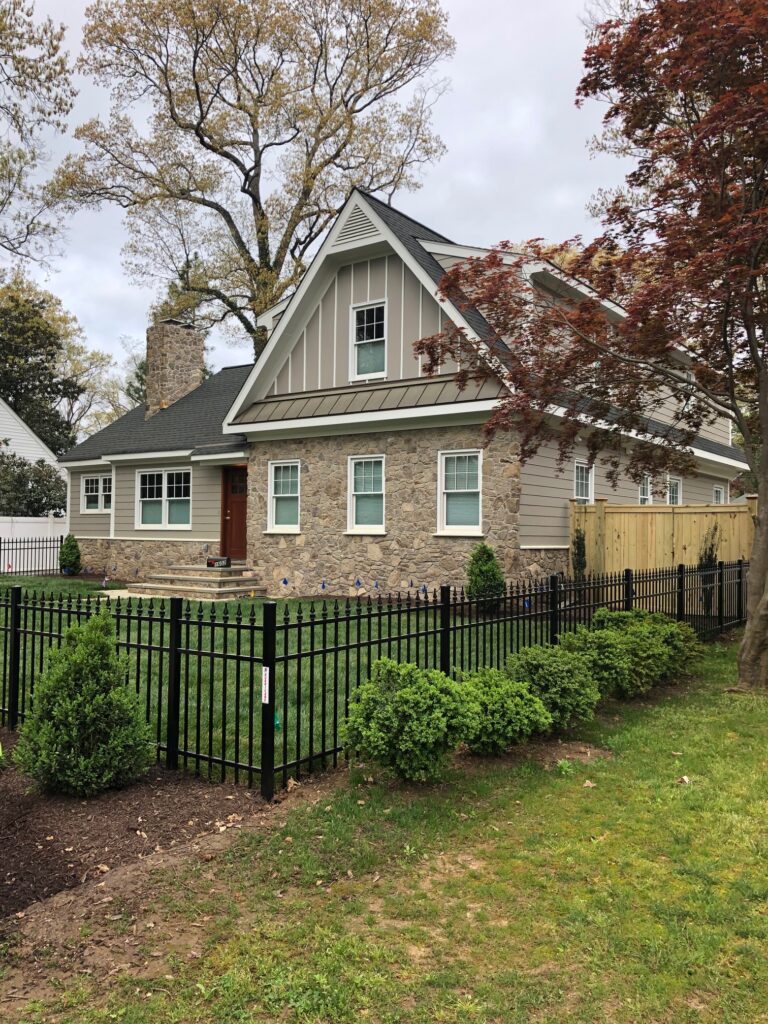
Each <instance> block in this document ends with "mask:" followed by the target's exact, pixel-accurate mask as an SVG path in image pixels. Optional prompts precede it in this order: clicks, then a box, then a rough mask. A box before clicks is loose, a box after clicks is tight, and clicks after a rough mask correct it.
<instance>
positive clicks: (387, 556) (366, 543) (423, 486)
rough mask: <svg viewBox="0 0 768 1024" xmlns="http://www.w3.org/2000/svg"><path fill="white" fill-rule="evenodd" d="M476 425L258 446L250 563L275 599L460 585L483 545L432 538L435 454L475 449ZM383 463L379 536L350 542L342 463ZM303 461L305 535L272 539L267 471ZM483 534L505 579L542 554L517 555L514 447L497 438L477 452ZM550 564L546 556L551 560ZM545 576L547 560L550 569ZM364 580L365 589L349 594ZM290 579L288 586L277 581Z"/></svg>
mask: <svg viewBox="0 0 768 1024" xmlns="http://www.w3.org/2000/svg"><path fill="white" fill-rule="evenodd" d="M481 444H482V428H481V426H480V425H472V426H460V427H445V428H430V429H426V430H414V429H411V430H400V431H396V432H392V433H385V432H380V433H375V434H359V435H351V436H337V437H322V438H296V439H289V440H279V441H264V442H261V443H256V444H254V445H253V447H252V448H251V453H250V461H249V467H248V474H249V488H248V491H249V496H248V562H249V565H250V566H252V568H253V569H254V570H255V575H256V576H257V577H258V578H260V580H261V582H262V583H263V584H264V585H265V586H266V588H267V593H268V594H270V595H272V596H297V595H303V596H307V595H320V594H321V593H322V591H321V584H322V581H323V580H325V581H326V585H327V589H326V591H325V593H327V594H337V595H338V594H340V595H354V594H355V593H358V592H360V593H362V594H372V593H376V592H377V591H376V589H375V587H374V583H375V582H376V581H378V584H379V591H380V592H383V593H387V592H388V591H405V590H407V589H408V587H409V584H410V583H411V581H412V582H413V586H414V587H415V588H418V587H420V586H421V585H422V584H424V583H426V585H427V587H428V588H429V589H430V590H431V589H432V588H433V587H437V586H439V585H440V584H442V583H451V584H462V583H463V582H464V572H465V566H466V562H467V558H468V557H469V553H470V551H471V550H472V548H473V547H474V546H475V544H477V543H478V541H479V540H480V539H481V538H480V537H471V536H470V537H436V536H434V534H435V531H436V528H437V508H436V501H437V473H438V466H437V455H438V452H439V451H450V450H455V449H461V448H478V447H480V446H481ZM351 455H354V456H366V455H384V456H386V463H385V523H386V530H387V532H386V534H385V535H383V536H375V535H374V536H358V535H354V536H351V535H347V534H346V530H347V459H348V457H349V456H351ZM282 459H285V460H286V461H287V460H292V459H300V460H301V485H300V490H301V512H300V516H301V533H299V534H268V533H265V530H266V528H267V479H268V476H267V474H268V465H267V464H268V462H269V461H279V460H282ZM482 477H483V493H482V509H483V526H484V528H485V537H484V538H482V539H485V540H486V542H487V543H489V544H490V545H491V546H492V547H494V548H495V549H496V552H497V554H498V556H499V559H500V561H501V563H502V565H503V567H504V571H505V574H506V576H507V578H508V579H513V578H515V577H518V576H520V575H521V574H526V567H527V566H528V564H532V563H535V562H536V558H534V557H531V556H534V555H537V554H538V552H521V551H519V549H518V539H517V524H518V507H519V501H520V465H519V462H518V458H517V446H516V444H515V442H514V441H512V440H511V439H510V438H509V437H508V436H502V435H499V436H497V437H496V438H495V439H494V440H493V441H492V442H491V444H490V445H489V446H488V447H487V448H485V449H484V450H483V465H482ZM546 554H547V555H551V554H552V552H547V553H546ZM546 571H550V569H549V560H548V561H547V569H546ZM358 578H359V579H360V580H361V582H362V584H363V586H362V587H360V588H359V591H358V588H356V587H355V580H356V579H358ZM283 579H287V580H288V583H287V585H284V584H282V582H281V581H282V580H283Z"/></svg>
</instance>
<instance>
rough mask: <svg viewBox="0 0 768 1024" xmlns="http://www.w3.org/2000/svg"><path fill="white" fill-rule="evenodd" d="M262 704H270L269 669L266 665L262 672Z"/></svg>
mask: <svg viewBox="0 0 768 1024" xmlns="http://www.w3.org/2000/svg"><path fill="white" fill-rule="evenodd" d="M261 703H262V704H269V669H268V668H267V666H266V665H265V666H264V668H262V670H261Z"/></svg>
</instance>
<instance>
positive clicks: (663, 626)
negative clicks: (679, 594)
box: [592, 608, 701, 697]
mask: <svg viewBox="0 0 768 1024" xmlns="http://www.w3.org/2000/svg"><path fill="white" fill-rule="evenodd" d="M592 623H593V627H594V628H593V630H592V633H593V635H598V634H600V633H602V634H608V635H610V634H614V635H616V636H619V637H621V638H622V640H623V642H624V651H625V655H626V657H628V658H629V659H630V662H631V664H632V673H633V675H632V678H631V679H629V680H627V681H622V680H619V679H617V685H616V687H615V692H616V694H617V695H618V696H621V697H631V696H635V695H636V694H638V693H645V692H646V690H649V689H650V688H651V687H652V686H655V685H656V684H657V683H659V682H662V681H664V680H674V679H676V678H677V677H679V676H680V675H681V674H682V673H684V672H685V670H686V669H687V668H688V667H689V666H690V664H691V662H692V661H694V660H695V659H696V658H697V657H698V656H699V655H700V653H701V643H700V642H699V639H698V637H697V636H696V633H695V632H694V630H693V629H691V627H690V626H689V625H688V624H687V623H685V622H677V621H676V620H675V619H670V618H669V617H668V616H667V615H663V614H662V613H661V612H646V611H644V610H642V609H639V608H638V609H634V610H633V611H631V612H612V611H609V610H608V609H607V608H600V609H599V610H598V611H597V612H595V615H594V617H593V620H592Z"/></svg>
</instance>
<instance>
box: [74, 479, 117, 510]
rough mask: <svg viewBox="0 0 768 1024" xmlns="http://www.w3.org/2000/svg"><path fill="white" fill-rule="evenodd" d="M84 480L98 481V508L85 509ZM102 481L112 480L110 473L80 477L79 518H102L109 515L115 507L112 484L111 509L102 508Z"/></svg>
mask: <svg viewBox="0 0 768 1024" xmlns="http://www.w3.org/2000/svg"><path fill="white" fill-rule="evenodd" d="M86 480H98V481H99V507H98V508H86V507H85V481H86ZM104 480H112V474H111V473H83V475H82V476H81V477H80V515H81V516H104V515H109V514H110V512H111V511H112V508H114V507H115V487H114V483H113V484H112V501H111V503H110V504H111V508H104V483H103V481H104Z"/></svg>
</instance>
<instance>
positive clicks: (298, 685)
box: [0, 561, 749, 799]
mask: <svg viewBox="0 0 768 1024" xmlns="http://www.w3.org/2000/svg"><path fill="white" fill-rule="evenodd" d="M748 572H749V564H748V563H747V562H743V561H739V562H729V563H724V562H720V563H719V564H718V565H717V566H713V567H711V568H703V569H702V568H699V567H686V566H683V565H681V566H678V567H676V568H669V569H655V570H648V571H643V572H632V571H631V570H629V569H628V570H626V571H625V572H624V573H620V574H614V575H605V576H600V577H587V578H585V579H583V580H572V579H566V578H563V577H560V576H550V577H548V578H547V579H545V580H542V581H532V582H526V583H517V584H513V585H510V586H509V587H507V588H506V590H505V592H504V594H503V595H501V596H499V597H498V598H495V599H493V600H485V601H483V600H473V599H470V598H468V597H467V595H466V594H465V593H464V592H463V591H462V590H457V589H454V588H451V587H447V586H445V587H441V588H440V591H439V592H433V593H431V594H430V593H427V592H419V593H417V594H415V595H411V594H408V595H405V596H402V595H395V596H387V597H377V598H376V599H375V600H374V599H370V598H356V599H354V600H346V601H327V600H324V601H320V602H313V601H310V602H296V601H293V602H284V603H281V605H280V606H278V605H277V604H276V603H275V602H270V601H267V602H264V603H263V605H259V604H246V605H240V604H220V605H216V604H204V603H198V602H195V603H191V602H185V601H182V599H181V598H170V599H168V600H149V601H145V600H142V599H139V600H128V601H121V600H119V599H118V600H116V601H114V602H110V601H109V600H106V601H105V600H102V599H89V598H86V599H83V598H72V597H63V596H61V595H59V596H46V595H41V594H35V593H23V592H22V590H21V588H20V587H13V588H10V589H8V590H5V591H0V656H1V658H2V660H1V662H0V669H1V674H0V724H3V725H8V726H9V727H10V728H11V729H14V728H16V726H17V724H18V723H19V722H22V721H23V720H24V718H25V717H26V715H27V714H28V713H29V710H30V708H31V707H32V705H33V703H34V693H35V683H36V680H37V679H38V678H39V676H40V674H41V672H43V670H44V669H45V665H46V662H47V658H48V655H49V653H50V651H51V650H52V649H54V648H56V647H58V646H60V644H61V641H62V637H63V635H64V633H65V632H66V630H67V628H68V627H69V626H71V625H74V624H77V623H80V622H83V621H85V620H86V619H87V618H88V617H89V616H91V615H92V614H93V613H94V612H95V611H97V610H98V609H99V608H100V607H102V606H103V605H106V607H108V608H109V610H110V613H111V615H112V616H113V618H114V621H115V626H116V631H117V646H118V650H119V651H120V652H121V653H122V654H123V655H124V656H125V662H126V682H127V683H128V684H129V685H131V686H133V687H134V688H135V690H136V692H137V693H138V694H139V697H140V700H141V706H142V708H143V710H144V714H145V715H146V719H147V721H148V722H150V723H151V724H152V727H153V730H154V734H155V741H156V744H157V750H158V756H160V755H161V754H162V755H164V757H165V761H166V764H167V765H168V766H169V767H171V768H177V767H183V768H188V769H192V770H194V771H195V772H196V773H197V774H203V773H204V774H207V776H208V777H209V778H211V779H213V778H216V779H221V780H222V781H223V780H224V779H225V778H227V777H232V778H234V780H235V781H245V782H247V783H248V785H253V784H254V782H255V781H256V779H257V778H258V779H259V782H260V786H261V792H262V794H263V795H264V796H265V797H266V798H267V799H271V797H272V795H273V793H274V786H275V783H276V782H277V783H278V784H282V785H285V784H286V783H287V781H288V778H289V777H290V776H294V777H300V776H301V775H303V774H305V773H310V772H313V771H315V770H320V769H323V768H325V767H327V766H329V765H335V764H336V763H337V760H338V757H339V755H340V754H341V753H342V746H341V743H340V726H341V724H342V723H343V721H344V719H345V717H346V713H347V709H348V706H349V701H350V698H351V695H352V693H353V692H354V690H355V689H356V687H357V686H358V685H359V684H360V683H361V682H363V681H364V680H365V679H367V678H368V676H369V674H370V669H371V666H372V664H373V663H374V662H375V661H376V660H377V659H379V658H382V657H387V658H392V659H393V660H395V661H399V662H415V663H416V664H418V665H420V666H421V667H423V668H437V669H441V670H442V671H444V672H446V673H449V674H457V673H459V672H467V671H472V670H475V669H479V668H485V667H494V666H495V667H501V666H503V664H504V662H505V660H506V658H507V657H508V656H509V655H510V654H512V653H514V652H515V651H518V650H520V649H522V648H524V647H530V646H533V645H535V644H546V643H550V644H552V643H557V640H558V637H559V635H560V634H561V633H564V632H570V631H573V630H574V629H575V628H576V627H577V626H578V625H582V624H584V625H587V624H589V623H590V622H591V620H592V616H593V613H594V612H595V610H596V609H598V608H602V607H608V608H612V609H619V610H631V609H633V608H643V609H646V610H648V611H657V612H664V613H666V614H667V615H670V616H671V617H673V618H677V619H679V620H684V621H686V622H689V623H690V624H691V625H692V626H693V628H694V629H695V630H696V632H697V633H698V634H699V636H701V637H702V638H704V639H706V638H711V637H714V636H716V635H718V634H720V633H723V632H725V631H726V630H727V629H730V628H732V627H734V626H737V625H739V624H741V623H742V622H743V621H744V618H745V608H746V586H747V577H748Z"/></svg>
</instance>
